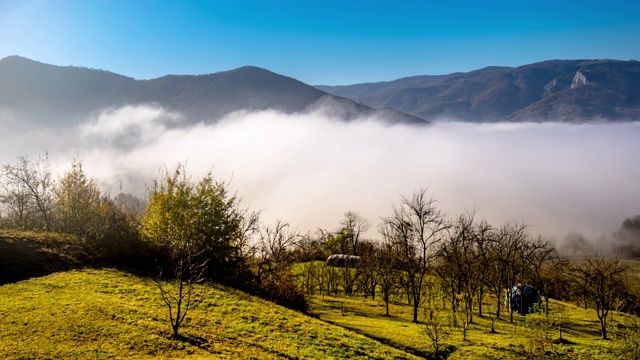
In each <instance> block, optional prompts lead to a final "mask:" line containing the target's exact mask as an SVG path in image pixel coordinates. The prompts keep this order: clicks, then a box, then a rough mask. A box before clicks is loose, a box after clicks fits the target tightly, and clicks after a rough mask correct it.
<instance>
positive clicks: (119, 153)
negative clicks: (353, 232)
mask: <svg viewBox="0 0 640 360" xmlns="http://www.w3.org/2000/svg"><path fill="white" fill-rule="evenodd" d="M328 114H330V112H327V111H323V110H322V109H320V110H318V111H315V112H312V113H306V114H296V115H286V114H282V113H278V112H275V111H261V112H254V113H247V112H240V113H235V114H232V115H230V116H228V117H226V118H225V119H224V120H222V121H220V122H218V123H216V124H215V125H210V124H198V125H195V126H191V127H182V126H180V123H181V116H180V114H175V113H169V112H167V111H165V110H163V109H161V108H158V107H152V106H129V107H125V108H121V109H113V110H110V111H107V112H103V113H101V114H98V115H96V116H94V117H93V118H91V119H88V120H87V121H86V122H85V123H83V124H81V125H80V126H78V127H75V128H70V129H42V128H28V127H19V126H16V124H19V123H20V122H19V121H16V120H15V119H14V118H13V117H11V116H14V115H11V114H6V113H5V114H4V115H2V113H1V112H0V124H2V126H3V127H5V128H6V129H7V131H4V132H3V134H2V135H0V161H1V162H2V163H6V162H11V161H14V160H15V158H16V157H17V156H21V155H27V156H30V157H36V156H37V155H38V154H42V153H44V152H45V151H48V152H49V157H50V159H51V160H52V161H53V163H54V164H56V169H57V171H59V172H63V171H65V170H66V169H67V168H68V167H69V165H70V163H71V161H72V160H73V158H74V157H76V156H79V157H80V159H82V160H83V162H84V166H85V170H86V171H87V172H88V173H90V174H91V175H93V176H95V177H98V178H99V179H100V181H101V182H102V183H103V184H104V185H105V186H106V187H109V188H111V189H112V192H119V191H120V190H119V189H120V187H121V186H122V190H123V191H125V192H130V193H133V194H136V195H138V196H141V197H142V196H144V193H145V185H146V184H149V183H150V182H151V179H152V178H153V177H155V176H156V175H157V174H158V170H159V169H160V168H161V166H163V165H166V166H167V167H168V168H169V169H173V168H174V167H175V165H176V164H177V163H179V162H181V163H185V162H187V163H188V165H187V169H188V171H189V173H190V174H192V175H193V176H195V177H197V176H200V175H202V174H203V173H204V172H206V171H207V170H209V169H213V172H214V175H215V176H216V177H217V178H219V179H221V180H228V181H231V188H232V189H233V190H236V191H238V194H239V195H240V196H241V197H242V199H243V201H242V204H243V205H244V206H246V207H250V208H252V209H254V210H262V211H263V218H264V220H265V221H267V222H272V221H273V220H275V219H276V218H280V219H284V220H286V221H288V222H290V223H291V224H292V225H293V226H295V227H297V228H298V229H299V230H301V231H307V230H314V229H315V228H317V227H323V228H331V229H332V228H335V227H336V226H337V225H338V223H339V220H340V218H341V216H342V214H343V213H344V212H346V211H349V210H353V211H357V212H359V213H360V214H361V215H363V216H364V217H366V218H368V219H369V220H370V222H371V223H373V224H377V223H378V222H379V218H380V217H381V216H386V215H388V214H389V213H390V212H391V209H392V205H394V204H397V202H398V199H399V195H400V194H411V193H412V192H413V191H414V190H415V189H418V188H421V187H425V188H428V192H429V193H430V194H431V195H433V196H434V198H435V199H436V200H438V204H439V206H440V207H441V208H442V209H443V210H444V211H445V212H447V213H449V214H452V215H453V214H455V213H459V212H462V211H464V210H465V209H469V208H477V209H478V210H479V213H478V215H479V216H480V217H481V218H486V219H487V220H488V221H489V222H491V223H493V224H496V225H499V224H501V223H503V222H505V221H511V220H515V221H520V222H525V223H527V224H530V225H531V232H533V233H536V234H538V233H540V234H543V235H551V236H556V237H562V236H564V234H566V233H568V232H570V231H579V232H582V233H584V234H585V235H588V236H593V237H596V236H598V235H600V234H607V235H608V234H610V233H611V232H612V231H615V230H616V229H617V228H618V227H619V225H620V222H621V221H622V220H623V219H624V218H626V217H628V216H632V215H635V214H638V213H640V191H639V190H640V166H638V164H640V141H638V140H640V124H638V123H619V124H583V125H570V124H562V123H552V122H549V123H541V124H537V123H524V124H510V123H498V124H470V123H457V122H439V123H435V124H434V125H432V126H424V127H416V126H410V125H394V126H388V125H385V124H384V123H382V122H380V121H377V120H378V119H361V120H360V121H354V122H350V123H345V122H341V121H337V120H333V119H332V118H331V116H330V115H328ZM371 235H372V236H377V235H376V234H375V232H372V233H371Z"/></svg>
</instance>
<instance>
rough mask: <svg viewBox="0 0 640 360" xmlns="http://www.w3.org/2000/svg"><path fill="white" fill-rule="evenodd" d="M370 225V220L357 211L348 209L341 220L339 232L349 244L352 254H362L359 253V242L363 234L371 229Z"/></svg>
mask: <svg viewBox="0 0 640 360" xmlns="http://www.w3.org/2000/svg"><path fill="white" fill-rule="evenodd" d="M369 226H370V224H369V221H367V219H365V218H363V217H362V216H360V214H358V213H356V212H353V211H348V212H346V213H345V214H344V218H343V219H342V221H341V222H340V231H339V233H340V235H341V236H342V237H344V239H345V240H346V242H347V243H348V244H349V247H350V252H351V254H352V255H360V254H358V244H359V242H360V240H361V238H362V235H363V234H364V233H365V232H367V230H369Z"/></svg>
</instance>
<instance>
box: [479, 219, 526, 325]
mask: <svg viewBox="0 0 640 360" xmlns="http://www.w3.org/2000/svg"><path fill="white" fill-rule="evenodd" d="M526 229H527V226H526V225H524V224H517V223H505V224H504V225H503V226H501V227H500V228H499V229H498V230H497V232H496V234H495V241H492V242H489V243H488V244H487V245H488V246H487V247H488V250H487V254H488V255H487V256H488V258H490V259H491V260H490V264H491V266H490V267H489V269H488V271H487V276H486V280H485V281H486V283H487V285H488V287H489V289H490V291H492V292H493V295H494V296H495V297H496V299H497V303H496V305H497V306H496V317H497V318H500V309H501V303H502V299H503V292H504V289H507V297H508V298H509V299H510V298H511V297H512V295H513V293H512V292H513V286H512V285H513V284H514V283H515V282H516V281H518V280H519V279H520V278H521V277H522V276H523V275H524V272H525V268H526V265H527V264H528V263H527V254H526V252H527V241H526V240H527V231H526ZM510 321H511V322H513V312H511V314H510Z"/></svg>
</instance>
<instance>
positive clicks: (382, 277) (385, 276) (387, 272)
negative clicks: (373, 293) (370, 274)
mask: <svg viewBox="0 0 640 360" xmlns="http://www.w3.org/2000/svg"><path fill="white" fill-rule="evenodd" d="M376 263H377V264H376V267H375V269H376V275H377V278H378V286H379V288H380V291H381V293H382V300H384V303H385V310H386V315H387V316H389V301H390V300H391V296H392V295H393V294H394V293H395V290H396V289H397V287H398V282H399V277H400V275H399V274H398V272H399V265H400V264H399V259H398V255H397V252H396V250H395V249H394V247H393V244H390V243H388V242H385V243H383V244H381V245H380V247H379V248H378V251H377V256H376Z"/></svg>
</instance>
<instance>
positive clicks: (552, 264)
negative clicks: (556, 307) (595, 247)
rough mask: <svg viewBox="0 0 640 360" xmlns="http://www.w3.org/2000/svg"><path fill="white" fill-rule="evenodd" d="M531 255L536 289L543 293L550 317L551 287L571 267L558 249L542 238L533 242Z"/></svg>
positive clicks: (531, 271) (546, 312)
mask: <svg viewBox="0 0 640 360" xmlns="http://www.w3.org/2000/svg"><path fill="white" fill-rule="evenodd" d="M529 254H530V257H529V259H530V262H531V267H530V269H531V270H530V274H531V278H532V279H533V281H534V283H535V286H536V288H537V289H538V290H539V291H540V292H541V293H542V296H544V299H545V314H546V315H549V295H550V293H551V287H552V286H553V284H555V283H556V282H557V280H558V278H559V277H560V275H561V274H562V273H563V272H564V271H566V270H567V269H568V267H569V261H568V260H567V258H566V257H564V256H561V255H560V254H559V253H558V251H557V250H556V247H555V246H554V245H553V244H552V243H551V242H549V241H547V240H545V239H543V238H542V237H538V238H536V240H534V241H533V242H531V251H530V252H529Z"/></svg>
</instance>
